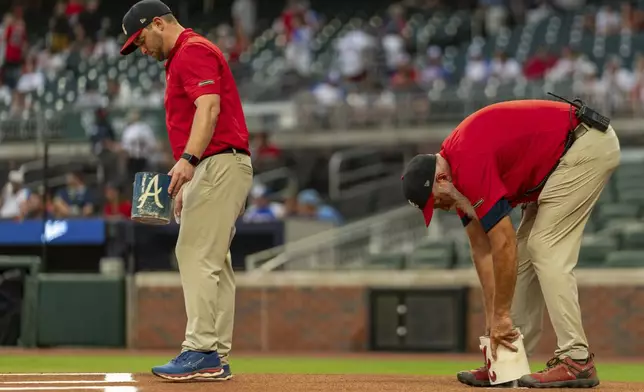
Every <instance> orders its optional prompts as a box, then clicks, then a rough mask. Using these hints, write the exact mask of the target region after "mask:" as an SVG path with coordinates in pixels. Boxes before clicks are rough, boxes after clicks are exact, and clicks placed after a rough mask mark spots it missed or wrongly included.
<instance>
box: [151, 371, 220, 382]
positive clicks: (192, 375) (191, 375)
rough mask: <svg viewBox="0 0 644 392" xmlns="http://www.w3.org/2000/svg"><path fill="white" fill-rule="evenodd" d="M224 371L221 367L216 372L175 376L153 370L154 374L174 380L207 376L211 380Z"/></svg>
mask: <svg viewBox="0 0 644 392" xmlns="http://www.w3.org/2000/svg"><path fill="white" fill-rule="evenodd" d="M223 373H224V369H220V370H219V371H218V372H216V373H211V372H206V373H201V372H197V373H192V374H189V375H186V376H173V375H170V374H163V373H155V372H152V374H154V375H155V376H158V377H161V378H163V379H166V380H172V381H187V380H192V379H195V378H206V379H209V380H215V379H216V378H217V377H219V376H221V375H222V374H223Z"/></svg>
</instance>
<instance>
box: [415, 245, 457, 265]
mask: <svg viewBox="0 0 644 392" xmlns="http://www.w3.org/2000/svg"><path fill="white" fill-rule="evenodd" d="M454 256H455V254H454V245H453V244H452V243H451V242H448V243H445V242H436V243H435V244H434V245H433V246H427V243H425V246H423V247H421V248H419V249H416V250H414V252H413V253H411V254H410V255H409V256H408V257H407V264H406V268H408V269H432V268H451V267H452V266H453V265H454Z"/></svg>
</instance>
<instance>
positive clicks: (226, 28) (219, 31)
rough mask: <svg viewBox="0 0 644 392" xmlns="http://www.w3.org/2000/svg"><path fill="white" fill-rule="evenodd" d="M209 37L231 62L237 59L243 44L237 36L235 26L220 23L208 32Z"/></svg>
mask: <svg viewBox="0 0 644 392" xmlns="http://www.w3.org/2000/svg"><path fill="white" fill-rule="evenodd" d="M208 39H209V40H210V41H212V42H213V43H214V44H215V45H217V46H218V47H219V49H221V51H222V52H223V53H224V55H226V58H227V60H228V61H229V62H234V61H237V59H238V58H239V55H240V54H241V50H240V48H241V46H240V45H241V44H240V43H239V40H238V39H237V38H235V35H234V31H233V28H232V27H230V25H228V24H226V23H222V24H220V25H218V26H217V27H216V28H214V29H212V30H211V31H210V32H209V33H208Z"/></svg>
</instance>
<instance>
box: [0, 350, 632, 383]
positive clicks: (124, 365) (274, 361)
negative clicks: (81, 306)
mask: <svg viewBox="0 0 644 392" xmlns="http://www.w3.org/2000/svg"><path fill="white" fill-rule="evenodd" d="M167 360H168V357H158V356H85V355H83V356H50V355H43V356H38V355H2V356H0V373H8V372H20V373H32V372H108V373H109V372H128V373H140V372H149V370H150V367H152V366H154V365H159V364H163V363H165V362H167ZM231 364H232V366H233V370H234V371H235V373H247V374H251V373H300V374H306V373H308V374H313V373H317V374H321V373H326V374H332V373H335V374H410V375H445V376H451V375H454V374H455V373H456V372H457V371H459V370H463V369H471V368H475V367H478V366H479V365H480V363H479V362H465V361H454V360H425V359H418V360H414V359H404V360H403V359H393V360H392V359H366V358H359V359H358V358H354V359H346V358H342V359H340V358H306V357H289V358H283V357H279V358H250V357H236V358H234V359H233V361H232V363H231ZM542 365H543V364H540V363H534V364H533V366H532V367H533V370H538V368H539V367H540V366H542ZM643 368H644V364H641V363H639V364H636V363H632V364H617V363H601V364H599V365H598V371H599V375H600V377H601V379H602V380H605V381H640V382H644V372H642V369H643Z"/></svg>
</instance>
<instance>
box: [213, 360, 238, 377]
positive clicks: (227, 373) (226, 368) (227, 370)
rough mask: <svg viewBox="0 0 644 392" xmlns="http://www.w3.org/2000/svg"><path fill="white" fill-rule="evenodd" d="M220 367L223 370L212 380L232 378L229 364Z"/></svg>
mask: <svg viewBox="0 0 644 392" xmlns="http://www.w3.org/2000/svg"><path fill="white" fill-rule="evenodd" d="M222 369H224V372H223V373H221V374H220V375H218V376H216V377H213V378H212V380H216V381H228V380H230V379H231V378H233V372H232V371H231V370H230V365H229V364H227V363H226V364H224V365H223V366H222Z"/></svg>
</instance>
